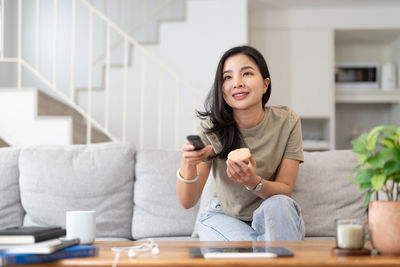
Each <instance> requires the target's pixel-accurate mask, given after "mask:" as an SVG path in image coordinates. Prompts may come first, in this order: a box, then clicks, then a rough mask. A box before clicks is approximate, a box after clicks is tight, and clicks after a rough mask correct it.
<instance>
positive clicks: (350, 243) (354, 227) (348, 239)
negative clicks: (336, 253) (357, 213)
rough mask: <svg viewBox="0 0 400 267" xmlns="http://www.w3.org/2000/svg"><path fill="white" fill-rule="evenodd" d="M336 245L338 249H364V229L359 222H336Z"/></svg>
mask: <svg viewBox="0 0 400 267" xmlns="http://www.w3.org/2000/svg"><path fill="white" fill-rule="evenodd" d="M336 243H337V244H336V245H337V247H339V248H352V249H361V248H363V247H364V228H363V226H362V224H361V221H360V220H354V219H353V220H351V219H349V220H338V221H337V225H336Z"/></svg>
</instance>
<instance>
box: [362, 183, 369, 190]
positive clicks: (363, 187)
mask: <svg viewBox="0 0 400 267" xmlns="http://www.w3.org/2000/svg"><path fill="white" fill-rule="evenodd" d="M370 188H372V184H371V183H363V184H360V190H361V191H364V190H366V189H370Z"/></svg>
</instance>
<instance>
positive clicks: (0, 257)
mask: <svg viewBox="0 0 400 267" xmlns="http://www.w3.org/2000/svg"><path fill="white" fill-rule="evenodd" d="M63 236H65V230H64V229H62V228H61V227H15V228H8V229H5V230H0V266H7V265H15V264H24V263H37V262H46V261H54V260H59V259H66V258H77V257H90V256H96V255H98V248H97V247H95V246H84V245H79V239H69V240H68V239H65V238H62V237H63Z"/></svg>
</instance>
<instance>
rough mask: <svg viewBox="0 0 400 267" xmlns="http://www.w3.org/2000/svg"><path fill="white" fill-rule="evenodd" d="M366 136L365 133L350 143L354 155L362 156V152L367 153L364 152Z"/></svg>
mask: <svg viewBox="0 0 400 267" xmlns="http://www.w3.org/2000/svg"><path fill="white" fill-rule="evenodd" d="M367 136H368V134H367V133H363V134H362V135H360V136H359V137H357V138H356V139H354V140H353V141H351V144H352V145H353V152H354V153H357V154H363V153H364V152H367V150H366V146H367Z"/></svg>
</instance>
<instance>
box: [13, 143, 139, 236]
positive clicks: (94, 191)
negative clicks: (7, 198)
mask: <svg viewBox="0 0 400 267" xmlns="http://www.w3.org/2000/svg"><path fill="white" fill-rule="evenodd" d="M134 155H135V150H134V148H133V147H131V146H130V145H128V144H124V143H113V142H110V143H101V144H91V145H71V146H55V145H39V146H32V147H28V148H26V149H23V150H22V151H21V154H20V160H19V166H20V188H21V200H22V205H23V207H24V209H25V211H26V215H25V218H24V225H57V226H63V227H65V212H66V211H68V210H95V211H96V231H97V233H96V235H97V236H98V237H121V238H131V234H130V233H131V231H130V230H131V219H132V211H133V202H132V198H133V175H134Z"/></svg>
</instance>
